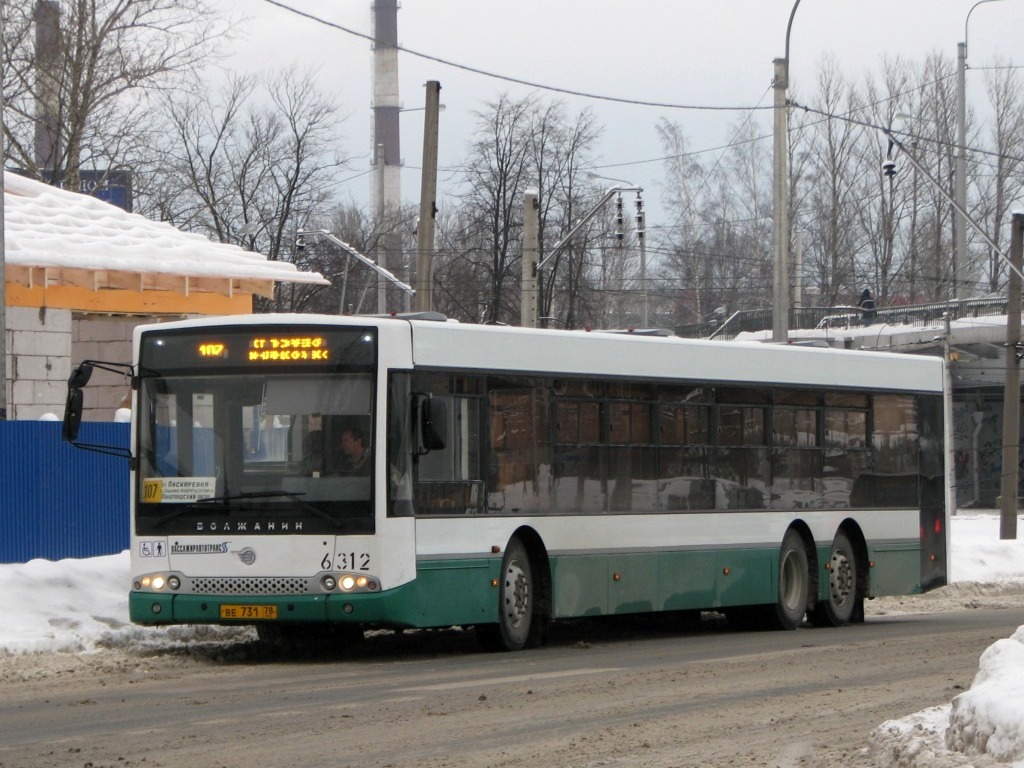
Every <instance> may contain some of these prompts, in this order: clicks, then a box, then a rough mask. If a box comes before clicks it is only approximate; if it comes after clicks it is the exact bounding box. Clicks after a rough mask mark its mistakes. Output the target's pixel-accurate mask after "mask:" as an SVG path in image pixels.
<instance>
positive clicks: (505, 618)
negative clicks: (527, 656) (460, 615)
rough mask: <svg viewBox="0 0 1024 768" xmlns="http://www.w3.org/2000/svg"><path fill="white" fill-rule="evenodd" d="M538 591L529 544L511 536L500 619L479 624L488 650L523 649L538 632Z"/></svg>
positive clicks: (500, 597)
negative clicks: (493, 622)
mask: <svg viewBox="0 0 1024 768" xmlns="http://www.w3.org/2000/svg"><path fill="white" fill-rule="evenodd" d="M536 608H537V594H536V582H535V580H534V574H533V567H532V564H531V563H530V554H529V552H527V550H526V546H525V545H524V544H523V542H522V541H521V540H520V539H519V538H518V537H514V538H512V539H511V540H509V543H508V546H507V547H506V548H505V555H504V556H503V557H502V559H501V575H500V577H499V583H498V623H497V624H487V625H482V626H480V627H477V635H478V636H479V638H480V643H481V644H482V645H483V646H484V648H486V649H488V650H497V651H519V650H522V649H523V648H525V647H527V645H530V644H531V640H532V639H533V638H534V637H535V636H536V632H532V630H535V629H536V628H535V626H534V623H535V622H536V621H539V618H538V617H537V615H536V613H537V610H536Z"/></svg>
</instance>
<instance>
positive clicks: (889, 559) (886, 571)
mask: <svg viewBox="0 0 1024 768" xmlns="http://www.w3.org/2000/svg"><path fill="white" fill-rule="evenodd" d="M868 558H869V559H870V561H871V562H872V563H873V564H874V565H873V567H871V568H869V569H868V596H869V597H883V596H885V595H919V594H921V592H922V590H921V547H920V546H913V545H907V544H902V545H901V544H884V545H878V546H871V545H868Z"/></svg>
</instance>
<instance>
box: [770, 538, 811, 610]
mask: <svg viewBox="0 0 1024 768" xmlns="http://www.w3.org/2000/svg"><path fill="white" fill-rule="evenodd" d="M810 585H811V572H810V565H809V559H808V557H807V547H806V545H805V544H804V539H803V537H802V536H801V535H800V534H799V532H798V531H796V529H794V528H790V529H789V530H788V531H786V535H785V536H784V537H783V539H782V547H781V548H780V549H779V594H778V598H777V600H776V602H775V616H774V624H775V625H776V626H777V627H778V628H780V629H786V630H790V629H796V628H797V627H799V626H800V624H802V623H803V620H804V615H805V614H806V613H807V603H808V600H809V596H810Z"/></svg>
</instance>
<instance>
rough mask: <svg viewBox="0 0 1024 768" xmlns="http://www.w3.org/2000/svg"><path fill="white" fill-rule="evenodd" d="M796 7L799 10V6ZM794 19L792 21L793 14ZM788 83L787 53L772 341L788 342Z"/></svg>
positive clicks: (778, 71) (779, 81) (778, 90)
mask: <svg viewBox="0 0 1024 768" xmlns="http://www.w3.org/2000/svg"><path fill="white" fill-rule="evenodd" d="M793 10H794V11H795V10H796V6H794V7H793ZM790 21H791V22H792V18H791V19H790ZM787 48H788V40H787ZM787 54H788V51H787ZM788 87H789V60H788V56H787V58H785V59H775V81H774V82H773V83H772V88H773V89H774V90H775V129H774V143H773V147H774V149H773V159H774V163H773V169H774V170H773V176H772V178H773V189H772V209H773V210H772V214H773V215H772V221H773V224H772V230H773V232H772V240H773V252H774V257H775V269H774V271H773V280H772V341H774V342H776V343H785V342H786V340H787V339H788V338H789V194H788V192H789V178H788V177H789V156H788V155H789V147H788V144H789V142H788V140H787V139H788V137H787V133H788V131H789V116H788V115H787V114H786V88H788Z"/></svg>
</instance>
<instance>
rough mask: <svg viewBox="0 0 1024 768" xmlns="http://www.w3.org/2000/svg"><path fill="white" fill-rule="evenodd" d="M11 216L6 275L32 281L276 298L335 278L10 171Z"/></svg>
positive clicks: (7, 211) (7, 202)
mask: <svg viewBox="0 0 1024 768" xmlns="http://www.w3.org/2000/svg"><path fill="white" fill-rule="evenodd" d="M4 216H5V227H4V233H5V236H6V249H5V250H6V267H5V268H6V277H7V280H8V281H9V282H13V283H18V284H21V285H24V286H27V287H34V286H52V285H73V286H80V287H85V288H88V289H90V290H101V289H105V288H121V289H127V290H133V291H143V290H164V291H175V292H178V293H184V294H188V293H192V292H206V293H219V294H223V295H226V296H233V295H236V294H255V295H260V296H268V297H269V296H272V295H273V291H274V283H279V282H281V283H311V284H317V285H327V284H329V282H328V281H327V280H325V279H324V277H323V276H322V275H321V274H319V273H317V272H302V271H300V270H299V269H298V268H296V266H295V265H294V264H291V263H289V262H285V261H270V260H268V259H267V258H266V257H265V256H263V255H261V254H259V253H255V252H253V251H247V250H245V249H243V248H240V247H238V246H237V245H231V244H228V243H217V242H213V241H211V240H209V239H208V238H206V237H204V236H202V235H199V234H195V233H191V232H182V231H181V230H179V229H176V228H175V227H174V226H172V225H170V224H168V223H166V222H159V221H151V220H150V219H147V218H146V217H145V216H140V215H139V214H135V213H128V212H126V211H124V210H122V209H121V208H118V207H117V206H114V205H111V204H109V203H106V202H104V201H102V200H99V199H97V198H94V197H90V196H88V195H83V194H79V193H76V192H69V191H67V190H63V189H59V188H57V187H51V186H49V185H47V184H43V183H42V182H39V181H35V180H33V179H28V178H25V177H23V176H19V175H17V174H15V173H10V172H6V171H5V172H4Z"/></svg>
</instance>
